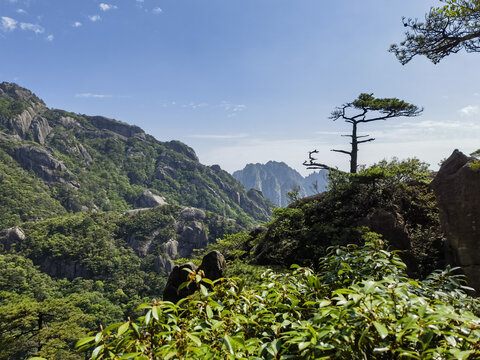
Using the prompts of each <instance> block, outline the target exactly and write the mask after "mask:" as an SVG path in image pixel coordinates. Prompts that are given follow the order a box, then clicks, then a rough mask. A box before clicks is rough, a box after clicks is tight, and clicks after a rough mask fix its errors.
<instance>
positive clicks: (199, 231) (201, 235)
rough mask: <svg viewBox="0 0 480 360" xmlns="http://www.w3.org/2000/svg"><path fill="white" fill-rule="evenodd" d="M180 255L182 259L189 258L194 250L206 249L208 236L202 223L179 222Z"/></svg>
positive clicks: (177, 227)
mask: <svg viewBox="0 0 480 360" xmlns="http://www.w3.org/2000/svg"><path fill="white" fill-rule="evenodd" d="M176 229H177V234H179V238H178V254H179V256H180V257H184V258H189V257H191V256H192V255H193V250H195V249H204V248H205V247H206V246H207V245H208V236H207V232H206V230H205V228H204V225H203V223H202V222H200V221H191V222H183V221H180V222H177V224H176Z"/></svg>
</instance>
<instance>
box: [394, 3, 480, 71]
mask: <svg viewBox="0 0 480 360" xmlns="http://www.w3.org/2000/svg"><path fill="white" fill-rule="evenodd" d="M440 1H441V2H443V3H444V4H445V5H443V6H442V7H432V8H430V11H429V12H428V13H427V14H426V15H425V21H419V20H417V19H415V20H413V19H405V18H404V19H403V23H404V26H405V27H407V28H408V31H407V32H406V33H405V39H404V40H403V41H402V42H400V44H398V45H397V44H394V45H392V46H391V47H390V52H393V53H394V54H395V56H396V57H397V59H398V60H399V61H400V62H401V63H402V64H403V65H405V64H407V63H408V62H409V61H410V60H412V58H413V57H415V56H417V55H424V56H426V57H427V58H428V59H429V60H431V61H432V62H433V63H434V64H436V63H438V62H440V60H442V59H443V58H444V57H446V56H448V55H450V54H455V53H457V52H459V51H460V50H462V49H464V50H466V51H467V52H478V51H480V40H479V39H480V35H479V34H480V33H479V30H480V25H479V19H480V1H478V0H440Z"/></svg>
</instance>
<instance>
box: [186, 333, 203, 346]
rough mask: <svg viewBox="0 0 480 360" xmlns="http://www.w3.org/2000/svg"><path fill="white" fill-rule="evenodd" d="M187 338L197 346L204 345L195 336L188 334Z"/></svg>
mask: <svg viewBox="0 0 480 360" xmlns="http://www.w3.org/2000/svg"><path fill="white" fill-rule="evenodd" d="M187 336H188V337H189V338H190V339H191V340H192V341H193V342H194V343H195V345H197V346H200V345H202V341H201V340H200V339H199V338H198V337H197V336H195V335H193V334H190V333H188V332H187Z"/></svg>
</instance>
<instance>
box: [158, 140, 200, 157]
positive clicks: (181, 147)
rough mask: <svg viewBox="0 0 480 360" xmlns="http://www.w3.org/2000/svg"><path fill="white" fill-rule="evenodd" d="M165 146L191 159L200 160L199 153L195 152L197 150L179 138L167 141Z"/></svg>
mask: <svg viewBox="0 0 480 360" xmlns="http://www.w3.org/2000/svg"><path fill="white" fill-rule="evenodd" d="M165 147H167V148H169V149H171V150H173V151H175V152H178V153H181V154H183V155H185V156H187V157H188V158H189V159H190V160H193V161H195V162H197V161H198V157H197V154H195V151H194V150H193V149H192V148H191V147H189V146H187V145H185V144H184V143H182V142H180V141H178V140H172V141H169V142H166V143H165Z"/></svg>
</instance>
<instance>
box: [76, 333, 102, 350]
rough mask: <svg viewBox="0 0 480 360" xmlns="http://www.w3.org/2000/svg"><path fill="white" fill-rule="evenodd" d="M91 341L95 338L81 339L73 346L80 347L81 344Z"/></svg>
mask: <svg viewBox="0 0 480 360" xmlns="http://www.w3.org/2000/svg"><path fill="white" fill-rule="evenodd" d="M100 334H101V333H100ZM93 340H95V336H89V337H85V338H82V339H80V340H78V341H77V344H76V345H75V347H80V346H82V345H83V344H86V343H89V342H90V341H93Z"/></svg>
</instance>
